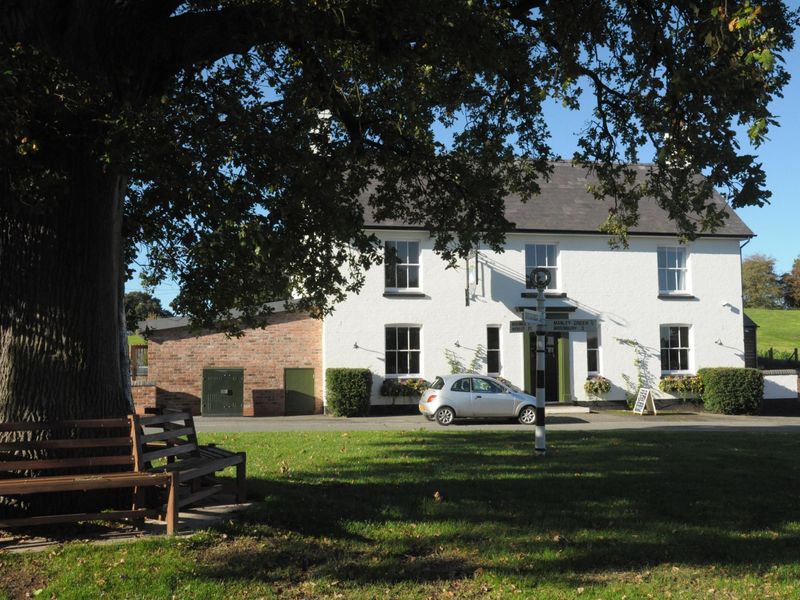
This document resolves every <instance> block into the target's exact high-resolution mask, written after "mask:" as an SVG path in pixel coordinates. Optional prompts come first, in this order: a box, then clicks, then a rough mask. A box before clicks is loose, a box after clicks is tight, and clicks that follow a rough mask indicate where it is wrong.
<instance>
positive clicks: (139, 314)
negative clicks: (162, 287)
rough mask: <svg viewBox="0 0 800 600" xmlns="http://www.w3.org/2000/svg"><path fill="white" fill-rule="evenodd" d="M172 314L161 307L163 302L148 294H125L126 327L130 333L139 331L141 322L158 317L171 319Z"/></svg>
mask: <svg viewBox="0 0 800 600" xmlns="http://www.w3.org/2000/svg"><path fill="white" fill-rule="evenodd" d="M171 316H172V313H171V312H170V311H168V310H167V309H165V308H164V307H163V306H161V300H159V299H158V298H156V297H155V296H153V295H152V294H148V293H147V292H128V293H127V294H125V325H126V327H127V330H128V331H130V332H136V331H138V330H139V322H141V321H144V320H146V319H153V318H158V317H171Z"/></svg>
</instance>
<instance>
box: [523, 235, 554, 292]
mask: <svg viewBox="0 0 800 600" xmlns="http://www.w3.org/2000/svg"><path fill="white" fill-rule="evenodd" d="M538 246H542V247H545V248H553V264H552V265H551V264H548V263H549V262H550V257H549V250H546V251H545V257H546V258H545V261H544V263H543V264H539V263H540V262H541V261H540V260H539V251H538V250H534V252H535V253H536V259H535V261H534V262H535V263H536V264H532V263H529V262H528V249H529V248H536V247H538ZM524 261H525V288H526V289H529V290H532V289H536V288H535V287H534V286H532V285H531V284H530V282H529V281H528V276H529V275H530V273H531V271H532V270H533V269H536V268H544V269H547V270H548V271H550V272H551V276H550V285H548V286H547V288H545V289H546V291H549V292H554V291H558V290H560V289H561V279H562V273H561V266H560V264H559V261H560V253H559V251H558V244H557V243H555V242H533V243H530V244H525V257H524Z"/></svg>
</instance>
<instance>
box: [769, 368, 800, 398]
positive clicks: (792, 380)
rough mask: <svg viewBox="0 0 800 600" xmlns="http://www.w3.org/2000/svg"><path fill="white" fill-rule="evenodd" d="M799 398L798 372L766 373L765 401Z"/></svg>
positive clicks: (789, 370) (780, 371) (788, 370)
mask: <svg viewBox="0 0 800 600" xmlns="http://www.w3.org/2000/svg"><path fill="white" fill-rule="evenodd" d="M790 398H797V371H794V370H791V369H787V370H776V371H764V400H779V399H781V400H783V399H790Z"/></svg>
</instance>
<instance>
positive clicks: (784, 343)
mask: <svg viewBox="0 0 800 600" xmlns="http://www.w3.org/2000/svg"><path fill="white" fill-rule="evenodd" d="M744 312H745V314H747V316H748V317H750V318H751V319H753V321H755V322H756V325H758V331H757V336H758V338H757V339H758V351H759V352H765V351H766V350H768V349H769V348H775V350H784V351H787V352H791V351H792V350H794V349H795V348H800V310H780V309H769V308H748V309H746V310H745V311H744Z"/></svg>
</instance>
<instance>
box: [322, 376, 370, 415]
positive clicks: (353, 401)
mask: <svg viewBox="0 0 800 600" xmlns="http://www.w3.org/2000/svg"><path fill="white" fill-rule="evenodd" d="M325 383H326V392H327V394H326V395H327V399H328V407H329V408H330V410H331V412H332V413H333V414H334V415H335V416H337V417H365V416H366V415H367V413H369V397H370V393H371V392H372V373H371V372H370V370H369V369H328V370H327V371H326V372H325Z"/></svg>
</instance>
